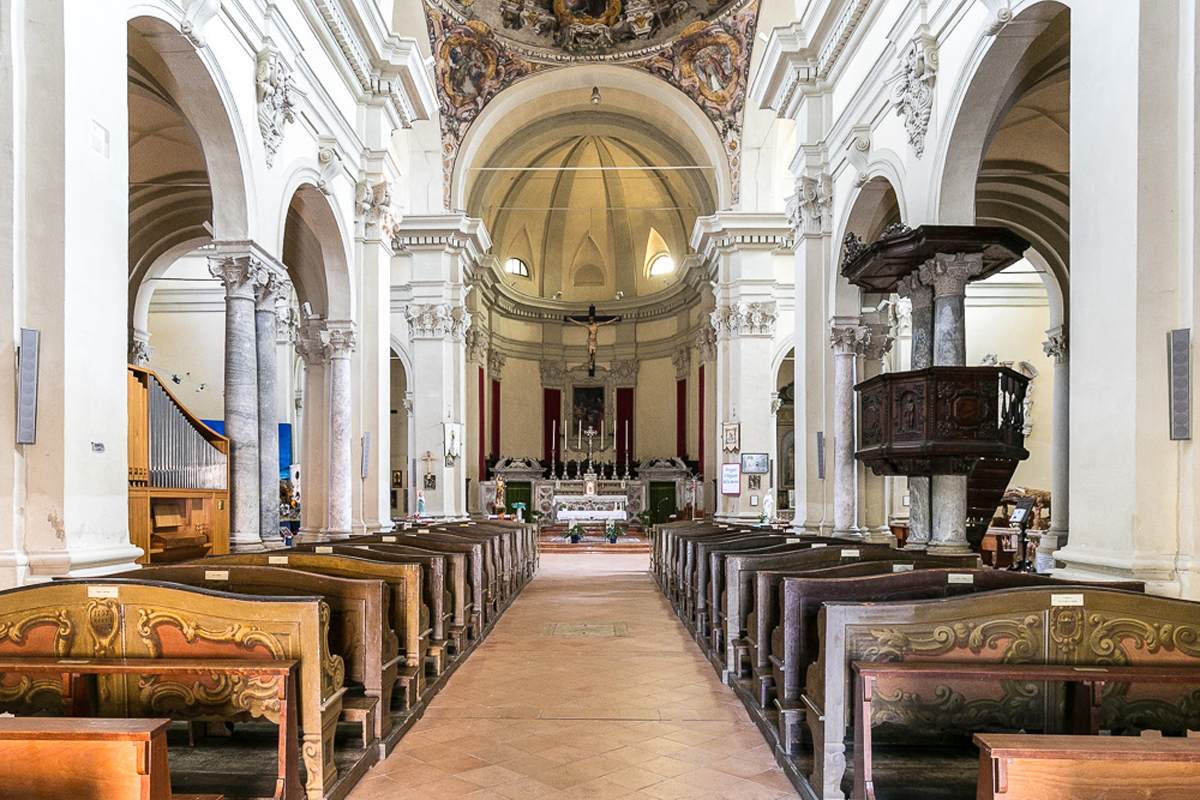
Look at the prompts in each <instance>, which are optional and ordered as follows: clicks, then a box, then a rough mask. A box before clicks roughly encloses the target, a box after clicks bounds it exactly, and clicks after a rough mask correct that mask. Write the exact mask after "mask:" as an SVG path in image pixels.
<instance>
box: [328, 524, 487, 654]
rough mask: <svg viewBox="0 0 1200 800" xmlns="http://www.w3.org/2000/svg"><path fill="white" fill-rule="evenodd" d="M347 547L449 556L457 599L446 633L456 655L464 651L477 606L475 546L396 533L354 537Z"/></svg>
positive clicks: (451, 587) (450, 578)
mask: <svg viewBox="0 0 1200 800" xmlns="http://www.w3.org/2000/svg"><path fill="white" fill-rule="evenodd" d="M345 543H346V544H350V545H353V546H355V547H361V546H364V545H366V546H373V547H374V546H380V545H386V546H384V547H378V549H380V550H381V551H382V552H392V553H397V554H399V555H403V554H405V553H409V552H414V553H421V554H425V553H438V554H441V555H444V556H445V557H446V568H447V570H448V571H447V575H446V587H447V591H448V592H449V593H450V595H451V598H452V600H453V603H452V606H451V609H450V619H449V623H448V629H447V630H446V639H447V640H448V642H449V643H450V645H451V646H452V648H453V650H454V653H455V654H460V653H462V652H463V650H464V647H465V644H466V640H467V631H468V628H469V627H470V620H471V614H472V609H473V607H474V597H475V593H474V587H473V584H472V582H471V581H470V580H469V579H468V571H469V568H470V567H469V564H468V560H469V558H468V556H469V552H470V549H471V546H470V545H469V544H467V543H456V542H441V541H430V540H429V539H427V538H424V537H418V536H416V535H411V536H405V537H403V538H401V537H399V536H397V535H395V534H375V535H372V536H354V537H351V538H349V539H346V540H345Z"/></svg>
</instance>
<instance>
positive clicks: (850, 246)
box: [842, 231, 867, 268]
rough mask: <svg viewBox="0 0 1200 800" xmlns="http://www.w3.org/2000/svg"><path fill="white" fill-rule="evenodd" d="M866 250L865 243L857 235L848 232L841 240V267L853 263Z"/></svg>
mask: <svg viewBox="0 0 1200 800" xmlns="http://www.w3.org/2000/svg"><path fill="white" fill-rule="evenodd" d="M866 249H867V243H866V242H864V241H863V238H862V237H861V236H859V235H858V234H857V233H854V232H853V231H850V232H848V233H847V234H846V237H845V238H844V239H842V267H843V268H845V266H846V265H847V264H849V263H851V262H853V261H854V259H856V258H858V257H859V256H861V255H862V254H863V251H864V250H866Z"/></svg>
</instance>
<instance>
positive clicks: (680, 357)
mask: <svg viewBox="0 0 1200 800" xmlns="http://www.w3.org/2000/svg"><path fill="white" fill-rule="evenodd" d="M671 363H672V364H674V365H675V380H677V381H681V380H684V379H686V378H687V376H688V372H689V371H690V370H691V368H692V350H691V348H690V347H681V348H679V350H677V351H676V352H675V355H673V356H671Z"/></svg>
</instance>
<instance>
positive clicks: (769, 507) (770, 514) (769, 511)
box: [762, 492, 775, 522]
mask: <svg viewBox="0 0 1200 800" xmlns="http://www.w3.org/2000/svg"><path fill="white" fill-rule="evenodd" d="M762 513H763V516H764V517H765V518H766V520H767V522H770V521H771V520H773V519H775V493H774V492H767V493H766V494H765V495H763V502H762Z"/></svg>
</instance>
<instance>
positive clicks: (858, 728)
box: [851, 661, 1200, 800]
mask: <svg viewBox="0 0 1200 800" xmlns="http://www.w3.org/2000/svg"><path fill="white" fill-rule="evenodd" d="M852 668H853V671H854V675H855V698H856V700H855V704H854V705H855V719H854V793H853V794H852V795H851V797H852V798H853V800H874V799H875V785H874V778H873V775H872V772H873V770H872V756H871V738H872V737H871V701H872V699H873V696H874V689H875V684H876V682H877V681H880V680H886V681H888V683H889V684H890V685H891V686H893V687H895V686H910V685H911V684H912V682H914V681H915V682H918V683H922V685H923V686H925V687H928V688H930V689H932V691H934V692H938V693H943V692H954V691H955V690H956V688H957V689H958V690H960V691H961V689H962V687H963V685H964V684H970V683H973V682H974V683H978V682H986V683H998V682H999V681H1017V682H1019V683H1022V684H1025V685H1028V684H1031V683H1041V682H1053V683H1062V684H1065V686H1066V689H1067V693H1066V703H1065V710H1066V715H1065V720H1063V721H1062V722H1063V723H1064V726H1065V727H1066V729H1068V730H1071V732H1072V733H1074V734H1075V735H1076V737H1079V736H1084V737H1086V736H1096V734H1097V733H1099V730H1100V706H1101V702H1102V691H1103V689H1104V687H1105V685H1106V684H1109V683H1121V684H1134V683H1169V684H1185V685H1188V686H1195V685H1197V684H1200V663H1197V664H1195V665H1191V666H1176V665H1156V666H1141V667H1128V666H1070V665H1062V664H997V663H986V662H985V663H974V662H951V661H932V662H913V661H901V662H896V663H890V662H883V663H879V662H869V661H855V662H854V663H853V665H852ZM942 681H947V682H949V684H943V683H941V682H942ZM931 682H933V683H931ZM1050 722H1051V721H1050V720H1047V723H1048V724H1049V723H1050ZM1072 738H1075V737H1072ZM1105 738H1108V739H1111V738H1114V737H1105ZM1115 738H1118V739H1124V738H1127V737H1115ZM1152 741H1164V740H1163V739H1161V738H1159V739H1156V740H1152ZM1167 741H1170V740H1167ZM1184 741H1186V740H1184ZM1147 749H1148V748H1147ZM1194 750H1195V751H1196V755H1197V758H1198V760H1200V748H1194ZM1198 777H1200V773H1193V779H1196V778H1198ZM1193 786H1195V784H1193ZM1012 796H1013V797H1031V798H1032V797H1037V798H1039V800H1041V798H1042V797H1043V795H1041V794H1039V793H1036V792H1035V793H1032V794H1017V795H1012ZM1075 796H1081V795H1079V794H1076V795H1075Z"/></svg>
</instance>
